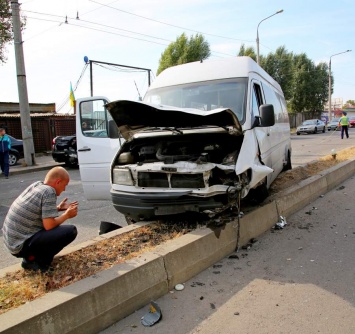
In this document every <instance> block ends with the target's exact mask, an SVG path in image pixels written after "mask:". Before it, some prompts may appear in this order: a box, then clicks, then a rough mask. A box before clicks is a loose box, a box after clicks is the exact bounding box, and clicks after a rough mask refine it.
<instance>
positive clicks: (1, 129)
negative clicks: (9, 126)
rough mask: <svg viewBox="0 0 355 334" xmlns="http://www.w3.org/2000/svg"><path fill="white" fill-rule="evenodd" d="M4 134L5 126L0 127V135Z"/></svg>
mask: <svg viewBox="0 0 355 334" xmlns="http://www.w3.org/2000/svg"><path fill="white" fill-rule="evenodd" d="M4 134H5V128H2V127H0V136H3V135H4Z"/></svg>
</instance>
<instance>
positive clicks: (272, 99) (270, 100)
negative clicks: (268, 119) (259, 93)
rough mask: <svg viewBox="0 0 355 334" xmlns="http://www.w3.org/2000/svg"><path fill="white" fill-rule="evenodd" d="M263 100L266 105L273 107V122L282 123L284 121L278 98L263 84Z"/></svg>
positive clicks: (275, 93)
mask: <svg viewBox="0 0 355 334" xmlns="http://www.w3.org/2000/svg"><path fill="white" fill-rule="evenodd" d="M263 89H264V94H265V99H266V103H267V104H272V105H273V106H274V112H275V121H276V122H283V121H284V113H283V109H282V106H281V102H280V98H279V96H278V94H277V92H275V91H274V90H273V89H272V88H270V87H269V86H268V85H266V84H263Z"/></svg>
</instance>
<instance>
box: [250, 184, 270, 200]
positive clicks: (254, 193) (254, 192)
mask: <svg viewBox="0 0 355 334" xmlns="http://www.w3.org/2000/svg"><path fill="white" fill-rule="evenodd" d="M268 196H269V190H268V189H267V182H266V179H265V181H264V182H263V183H262V184H261V185H260V186H258V187H256V188H255V189H250V191H249V193H248V195H247V199H248V200H249V201H250V202H251V204H254V205H258V204H260V203H262V202H263V201H264V200H265V199H266V198H267V197H268Z"/></svg>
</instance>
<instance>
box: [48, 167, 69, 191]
mask: <svg viewBox="0 0 355 334" xmlns="http://www.w3.org/2000/svg"><path fill="white" fill-rule="evenodd" d="M69 180H70V177H69V173H68V172H67V171H66V170H65V169H64V168H63V167H54V168H52V169H51V170H50V171H49V172H48V173H47V175H46V177H45V179H44V184H47V185H49V186H51V187H52V188H54V189H55V193H56V195H57V196H59V195H60V194H61V193H62V192H63V191H64V190H65V188H66V186H67V185H68V183H69Z"/></svg>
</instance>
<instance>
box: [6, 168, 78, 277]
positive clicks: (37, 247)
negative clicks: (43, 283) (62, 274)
mask: <svg viewBox="0 0 355 334" xmlns="http://www.w3.org/2000/svg"><path fill="white" fill-rule="evenodd" d="M69 179H70V178H69V174H68V172H67V171H66V170H65V169H64V168H62V167H54V168H52V169H51V170H50V171H49V172H48V173H47V175H46V177H45V179H44V181H43V182H42V181H37V182H35V183H33V184H31V185H30V186H29V187H28V188H27V189H25V190H24V191H23V192H22V194H21V195H20V196H19V197H17V199H16V200H15V201H14V202H13V203H12V205H11V207H10V209H9V212H8V213H7V215H6V218H5V221H4V226H3V228H2V231H3V236H4V243H5V246H6V247H7V249H8V250H9V251H10V253H11V254H12V255H14V256H16V257H18V258H23V260H22V268H24V269H27V270H41V271H42V272H46V271H47V270H48V269H49V268H50V264H51V262H52V261H53V258H54V256H55V255H56V254H58V253H59V252H60V251H61V250H62V249H63V248H64V247H65V246H67V245H68V244H70V243H71V242H72V241H73V240H74V239H75V238H76V235H77V230H76V227H75V226H73V225H62V224H63V223H64V222H65V221H66V220H67V219H69V218H73V217H75V216H76V215H77V213H78V202H72V203H68V202H67V200H68V199H67V198H65V199H64V200H63V201H62V202H61V203H60V204H59V205H58V206H57V196H59V195H60V194H61V193H62V192H63V191H64V190H65V188H66V186H67V185H68V183H69ZM58 211H64V212H63V213H62V214H61V215H58Z"/></svg>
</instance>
